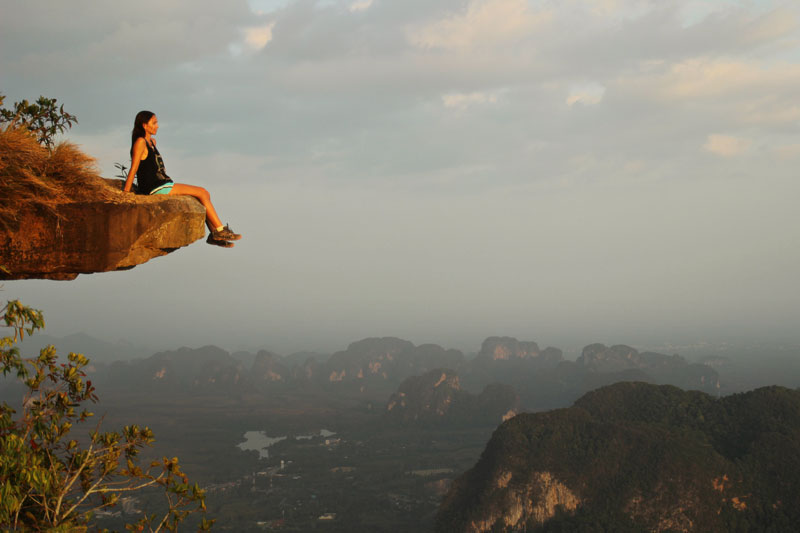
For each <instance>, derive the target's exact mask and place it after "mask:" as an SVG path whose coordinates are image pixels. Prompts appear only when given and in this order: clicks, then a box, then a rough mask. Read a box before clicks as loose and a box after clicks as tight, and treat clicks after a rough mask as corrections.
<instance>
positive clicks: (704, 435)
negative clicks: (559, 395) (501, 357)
mask: <svg viewBox="0 0 800 533" xmlns="http://www.w3.org/2000/svg"><path fill="white" fill-rule="evenodd" d="M798 521H800V391H797V390H789V389H785V388H782V387H765V388H761V389H756V390H754V391H749V392H746V393H742V394H736V395H733V396H727V397H724V398H721V399H717V398H714V397H713V396H710V395H707V394H704V393H701V392H697V391H691V392H686V391H682V390H680V389H678V388H676V387H672V386H663V385H662V386H657V385H650V384H646V383H618V384H616V385H612V386H609V387H604V388H602V389H599V390H596V391H593V392H590V393H588V394H586V395H585V396H584V397H583V398H581V399H580V400H578V401H577V402H576V403H575V405H573V407H570V408H567V409H559V410H554V411H549V412H543V413H535V414H534V413H523V414H520V415H518V416H516V417H514V418H512V419H510V420H508V421H506V422H505V423H503V424H502V425H501V426H500V427H499V428H498V429H497V430H496V431H495V432H494V434H493V435H492V438H491V439H490V441H489V442H488V443H487V445H486V449H485V450H484V452H483V453H482V454H481V457H480V460H479V461H478V462H477V463H476V465H475V466H474V467H473V468H472V469H470V470H468V471H467V472H466V473H465V474H463V475H462V476H461V477H460V478H458V479H457V480H455V481H454V482H453V485H452V487H451V489H450V491H449V492H448V494H447V496H446V497H445V498H444V500H443V501H442V504H441V507H440V509H439V512H438V515H437V519H436V531H438V532H442V533H445V532H446V533H457V532H470V533H473V532H474V533H477V532H490V531H491V532H506V533H511V532H517V531H528V532H531V533H533V532H536V531H619V532H632V531H653V532H674V531H685V532H706V531H797V523H798Z"/></svg>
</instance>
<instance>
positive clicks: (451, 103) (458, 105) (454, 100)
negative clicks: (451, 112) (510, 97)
mask: <svg viewBox="0 0 800 533" xmlns="http://www.w3.org/2000/svg"><path fill="white" fill-rule="evenodd" d="M442 103H443V104H444V106H445V107H446V108H449V109H458V110H464V109H466V108H468V107H470V106H473V105H476V104H495V103H497V95H495V94H489V93H483V92H473V93H449V94H444V95H442Z"/></svg>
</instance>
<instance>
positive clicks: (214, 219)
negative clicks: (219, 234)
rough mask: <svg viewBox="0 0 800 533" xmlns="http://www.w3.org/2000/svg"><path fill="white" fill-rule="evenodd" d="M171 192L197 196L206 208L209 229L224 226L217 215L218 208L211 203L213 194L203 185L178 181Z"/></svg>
mask: <svg viewBox="0 0 800 533" xmlns="http://www.w3.org/2000/svg"><path fill="white" fill-rule="evenodd" d="M169 193H170V194H183V195H186V196H194V197H195V198H197V199H198V200H199V201H200V203H201V204H203V207H205V208H206V225H207V226H208V229H210V230H214V229H216V228H218V227H220V226H222V221H221V220H220V219H219V216H217V210H216V209H214V206H213V205H212V204H211V195H210V194H209V193H208V191H207V190H205V189H204V188H202V187H197V186H195V185H185V184H183V183H176V184H174V185H173V186H172V190H171V191H169Z"/></svg>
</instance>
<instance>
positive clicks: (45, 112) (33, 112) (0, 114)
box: [0, 94, 78, 148]
mask: <svg viewBox="0 0 800 533" xmlns="http://www.w3.org/2000/svg"><path fill="white" fill-rule="evenodd" d="M4 100H5V96H3V95H2V94H0V123H7V124H9V125H11V126H23V127H25V128H26V129H27V130H28V131H30V132H31V133H33V134H34V135H35V136H36V139H37V140H38V141H39V143H40V144H43V145H45V146H46V147H47V148H52V147H53V138H54V137H55V136H56V135H57V134H59V133H64V132H65V131H66V130H68V129H69V128H71V127H72V125H73V124H77V123H78V119H77V118H76V117H75V115H71V114H70V113H67V112H66V111H64V104H61V106H59V105H57V100H56V99H55V98H46V97H44V96H40V97H39V98H38V99H37V100H36V101H35V102H34V103H30V102H28V101H27V100H23V101H21V102H14V107H13V109H5V108H4V107H3V101H4Z"/></svg>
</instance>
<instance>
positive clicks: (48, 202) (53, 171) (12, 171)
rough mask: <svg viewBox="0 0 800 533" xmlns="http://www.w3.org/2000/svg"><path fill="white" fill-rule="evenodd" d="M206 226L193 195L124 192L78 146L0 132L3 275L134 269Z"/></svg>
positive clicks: (0, 260)
mask: <svg viewBox="0 0 800 533" xmlns="http://www.w3.org/2000/svg"><path fill="white" fill-rule="evenodd" d="M204 225H205V208H203V206H202V205H201V204H200V203H199V202H197V201H196V200H195V199H193V198H190V197H172V196H163V195H159V196H152V197H151V196H141V195H135V194H131V193H124V192H123V191H122V181H121V180H106V179H103V178H101V177H100V176H99V174H97V171H96V170H95V168H94V160H93V159H92V158H90V157H89V156H87V155H85V154H83V153H82V152H81V151H80V150H78V149H77V148H76V147H75V146H73V145H70V144H66V143H65V144H61V145H59V146H58V147H56V148H55V149H54V150H53V151H49V150H47V149H45V148H43V147H41V146H39V145H38V143H37V142H36V141H35V139H33V138H31V137H30V136H29V135H27V134H25V133H24V132H22V131H17V130H13V129H12V130H5V131H0V267H2V269H0V279H30V278H38V279H61V280H66V279H74V278H75V277H77V275H78V274H84V273H93V272H107V271H112V270H125V269H129V268H132V267H134V266H136V265H139V264H141V263H144V262H146V261H149V260H150V259H152V258H154V257H158V256H162V255H165V254H167V253H169V252H172V251H174V250H175V249H177V248H180V247H182V246H187V245H189V244H191V243H192V242H194V241H196V240H197V239H200V238H201V237H203V236H204V234H205V226H204Z"/></svg>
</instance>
